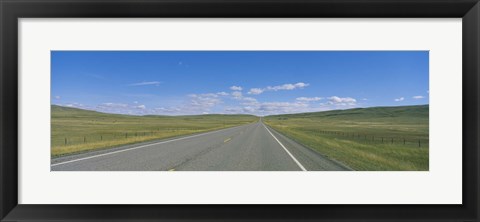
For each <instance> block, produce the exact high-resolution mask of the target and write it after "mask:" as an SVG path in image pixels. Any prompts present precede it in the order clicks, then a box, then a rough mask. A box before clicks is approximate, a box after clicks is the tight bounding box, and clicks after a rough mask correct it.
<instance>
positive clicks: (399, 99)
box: [394, 97, 405, 102]
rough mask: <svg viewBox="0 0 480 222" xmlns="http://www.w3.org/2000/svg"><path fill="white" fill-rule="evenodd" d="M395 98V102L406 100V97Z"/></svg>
mask: <svg viewBox="0 0 480 222" xmlns="http://www.w3.org/2000/svg"><path fill="white" fill-rule="evenodd" d="M394 100H395V102H401V101H403V100H405V98H403V97H400V98H397V99H394Z"/></svg>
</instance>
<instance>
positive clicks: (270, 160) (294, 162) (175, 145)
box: [51, 121, 348, 171]
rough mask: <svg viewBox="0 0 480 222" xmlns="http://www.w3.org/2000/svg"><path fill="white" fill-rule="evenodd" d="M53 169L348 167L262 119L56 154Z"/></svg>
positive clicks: (341, 168)
mask: <svg viewBox="0 0 480 222" xmlns="http://www.w3.org/2000/svg"><path fill="white" fill-rule="evenodd" d="M51 170H52V171H91V170H95V171H113V170H118V171H151V170H157V171H165V170H177V171H178V170H183V171H298V170H303V171H315V170H335V171H336V170H348V167H346V166H343V165H342V164H339V163H337V162H335V161H332V160H330V159H328V158H326V157H324V156H322V155H320V154H318V153H317V152H314V151H313V150H311V149H308V148H305V147H303V146H302V145H300V144H298V143H296V142H294V141H292V140H291V139H289V138H287V137H285V136H283V135H281V134H280V133H278V132H276V131H274V130H273V129H271V128H269V127H267V126H266V125H265V124H263V123H262V122H261V121H259V122H256V123H253V124H248V125H243V126H237V127H232V128H227V129H223V130H218V131H213V132H208V133H202V134H197V135H192V136H185V137H180V138H176V139H169V140H161V141H156V142H150V143H143V144H134V145H130V146H123V147H119V148H115V149H109V150H104V151H97V152H90V153H85V154H79V155H72V156H67V157H61V158H56V159H53V160H52V163H51Z"/></svg>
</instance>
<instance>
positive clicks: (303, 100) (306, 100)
mask: <svg viewBox="0 0 480 222" xmlns="http://www.w3.org/2000/svg"><path fill="white" fill-rule="evenodd" d="M322 99H323V98H322V97H298V98H297V99H296V100H297V101H301V102H314V101H320V100H322Z"/></svg>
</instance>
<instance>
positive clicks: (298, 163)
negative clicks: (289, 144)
mask: <svg viewBox="0 0 480 222" xmlns="http://www.w3.org/2000/svg"><path fill="white" fill-rule="evenodd" d="M262 125H263V127H265V129H266V130H267V131H268V133H270V135H272V137H273V138H274V139H275V140H276V141H277V142H278V144H280V146H282V148H283V149H284V150H285V151H287V153H288V155H289V156H290V157H291V158H292V159H293V161H295V163H296V164H297V165H298V167H300V169H302V170H303V171H307V169H305V167H303V165H302V164H301V163H300V162H298V160H297V158H295V157H294V156H293V155H292V154H291V153H290V151H288V150H287V148H285V146H284V145H283V144H282V143H281V142H280V140H278V139H277V137H275V136H274V135H273V133H272V132H270V130H268V128H267V127H266V126H265V124H263V123H262Z"/></svg>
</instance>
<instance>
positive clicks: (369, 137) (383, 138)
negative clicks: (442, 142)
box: [297, 129, 429, 147]
mask: <svg viewBox="0 0 480 222" xmlns="http://www.w3.org/2000/svg"><path fill="white" fill-rule="evenodd" d="M297 130H300V131H304V132H306V133H309V134H315V135H326V136H333V137H338V138H343V139H350V140H355V141H359V142H364V143H371V144H385V145H388V144H391V145H405V146H416V147H428V145H429V140H428V139H424V138H416V137H415V138H413V137H399V136H388V135H378V134H377V135H374V134H366V133H357V132H343V131H329V130H317V129H297Z"/></svg>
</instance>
